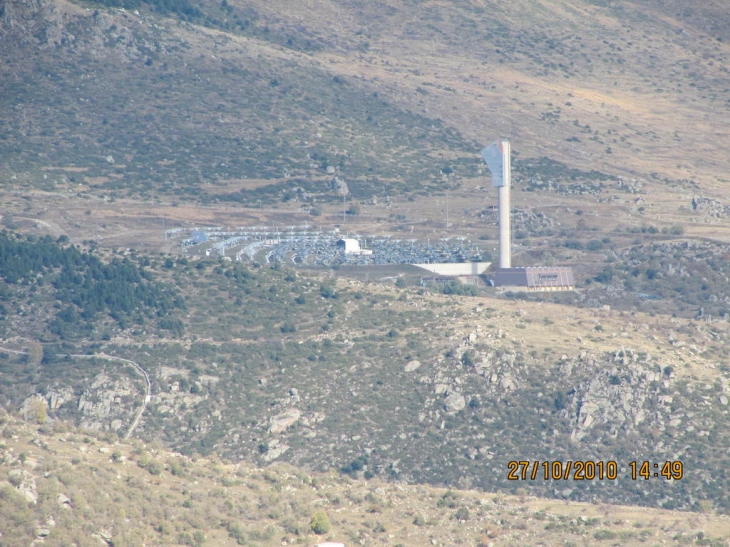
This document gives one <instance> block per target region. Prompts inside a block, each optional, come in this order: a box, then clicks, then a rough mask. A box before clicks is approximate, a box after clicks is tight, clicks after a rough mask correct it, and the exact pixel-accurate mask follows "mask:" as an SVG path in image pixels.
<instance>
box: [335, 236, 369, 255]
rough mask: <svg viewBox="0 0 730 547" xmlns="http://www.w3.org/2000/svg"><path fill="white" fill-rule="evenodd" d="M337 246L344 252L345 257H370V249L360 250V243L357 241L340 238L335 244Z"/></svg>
mask: <svg viewBox="0 0 730 547" xmlns="http://www.w3.org/2000/svg"><path fill="white" fill-rule="evenodd" d="M337 246H338V247H339V248H341V249H344V250H345V254H346V255H371V254H373V251H372V250H370V249H361V248H360V242H359V241H358V240H357V239H352V238H342V239H340V240H339V241H338V242H337Z"/></svg>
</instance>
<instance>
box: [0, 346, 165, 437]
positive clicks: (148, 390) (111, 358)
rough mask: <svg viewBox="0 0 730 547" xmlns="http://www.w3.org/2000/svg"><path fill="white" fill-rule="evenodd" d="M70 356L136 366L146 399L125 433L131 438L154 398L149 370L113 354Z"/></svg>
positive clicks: (17, 352)
mask: <svg viewBox="0 0 730 547" xmlns="http://www.w3.org/2000/svg"><path fill="white" fill-rule="evenodd" d="M0 351H7V352H8V353H15V354H17V355H27V354H28V352H27V351H19V350H15V349H10V348H3V347H0ZM68 357H74V358H76V359H94V358H96V359H107V360H109V361H121V362H122V363H124V364H127V365H130V366H131V367H133V368H134V370H135V371H136V372H137V373H138V374H139V375H140V376H142V377H143V378H144V381H145V395H144V400H143V401H142V406H141V407H140V408H139V410H138V411H137V414H136V415H135V417H134V420H133V421H132V425H130V426H129V429H128V430H127V433H126V434H125V435H124V438H125V439H129V437H131V435H132V433H134V430H135V429H136V427H137V425H139V421H140V419H142V414H144V411H145V410H146V409H147V403H149V402H150V401H151V400H152V383H151V382H150V377H149V374H147V371H146V370H145V369H143V368H142V367H141V366H140V365H139V363H135V362H134V361H130V360H129V359H123V358H122V357H115V356H113V355H107V354H106V353H97V354H94V355H85V354H69V355H68Z"/></svg>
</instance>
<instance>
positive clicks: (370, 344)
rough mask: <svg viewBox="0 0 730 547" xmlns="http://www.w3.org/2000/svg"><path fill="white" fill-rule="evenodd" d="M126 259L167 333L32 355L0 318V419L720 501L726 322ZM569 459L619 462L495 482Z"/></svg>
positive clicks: (370, 473)
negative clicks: (1, 337)
mask: <svg viewBox="0 0 730 547" xmlns="http://www.w3.org/2000/svg"><path fill="white" fill-rule="evenodd" d="M136 260H140V261H147V262H148V267H149V268H150V269H151V271H154V272H156V273H155V282H156V283H162V282H163V281H164V280H166V279H167V280H168V282H169V283H170V285H174V286H175V287H176V290H179V291H180V292H181V294H184V295H186V298H185V308H184V311H182V312H176V315H175V316H174V317H175V318H177V319H176V320H178V321H179V322H180V325H179V327H178V328H177V329H176V330H175V331H174V333H175V335H176V337H177V339H170V338H169V337H170V335H171V334H172V333H171V332H170V331H166V330H164V329H162V330H160V329H159V328H158V326H159V324H162V323H159V324H158V323H157V322H155V321H154V320H147V321H145V322H142V323H139V324H137V325H134V326H132V327H129V328H123V327H122V326H120V325H118V324H116V325H115V324H114V323H109V322H107V323H100V324H99V325H100V328H99V329H98V330H97V331H96V336H97V338H96V340H95V341H92V340H89V339H88V338H86V337H78V338H71V337H70V336H69V334H68V333H73V332H74V331H73V330H72V329H67V330H62V331H61V334H62V335H63V336H64V337H63V338H61V337H58V335H55V336H56V337H55V338H54V334H53V332H51V331H48V332H46V334H44V336H45V337H46V339H45V341H44V342H43V343H42V344H41V343H38V342H33V343H30V344H29V343H28V342H27V339H28V338H29V337H30V336H33V332H35V336H37V332H38V331H37V327H35V331H33V330H26V329H31V327H30V326H29V325H28V323H27V322H25V321H24V320H23V317H22V315H14V314H12V313H9V314H8V315H7V317H6V318H5V320H4V328H5V336H6V342H5V343H4V344H3V349H2V353H0V360H1V361H0V362H1V363H2V370H3V373H4V374H5V375H7V377H8V378H13V381H11V382H7V383H5V384H4V385H3V387H2V389H1V390H0V396H2V401H3V404H4V406H6V408H11V409H19V410H20V411H21V413H22V414H23V415H24V416H26V418H27V419H30V420H38V421H40V422H41V423H45V422H46V421H49V422H50V423H52V422H53V421H55V420H58V419H61V420H68V421H72V422H73V423H75V424H78V425H80V426H83V427H88V428H91V429H94V430H98V431H105V432H109V433H115V434H116V435H118V436H119V437H127V436H130V435H131V436H132V437H134V438H141V439H146V440H148V441H151V440H153V439H160V440H162V441H163V442H164V443H165V444H166V445H168V446H170V447H171V448H173V449H174V450H177V451H179V452H181V453H184V454H190V455H191V454H195V453H200V454H204V455H208V454H218V455H219V456H221V457H225V458H228V459H231V460H233V461H247V462H251V463H256V464H258V465H265V464H270V463H272V462H278V461H285V462H290V463H292V464H294V465H297V466H300V467H303V468H307V469H312V470H320V471H324V470H328V469H335V470H337V471H338V472H339V473H341V474H343V475H350V476H352V477H360V478H364V479H372V478H380V479H382V480H386V479H387V480H396V481H404V482H407V483H433V484H439V485H448V486H452V487H462V488H471V487H478V488H481V489H484V490H487V491H495V490H502V491H507V492H517V491H518V490H520V491H522V490H523V489H526V490H527V491H528V492H530V493H532V494H534V495H541V496H556V497H559V498H564V499H570V500H580V501H600V502H609V503H629V504H636V505H649V506H659V507H665V508H677V509H684V510H700V509H702V507H707V506H714V507H717V508H719V509H723V510H726V509H727V508H728V507H729V506H728V498H727V496H726V495H725V491H726V489H727V487H728V481H729V480H730V477H729V476H728V474H727V472H726V468H727V455H725V454H724V453H722V452H718V451H717V450H716V447H717V446H718V445H723V444H724V443H726V442H728V437H727V431H728V428H727V419H728V407H727V402H728V395H727V389H728V374H730V369H728V367H727V365H726V364H725V363H724V358H725V357H726V355H727V352H726V348H725V344H726V342H727V338H728V335H729V333H728V326H727V322H726V321H717V320H712V319H710V318H709V317H703V318H701V319H700V320H691V319H678V318H671V317H667V316H664V317H662V316H654V317H652V316H651V315H649V314H644V313H641V312H624V311H620V310H613V309H612V308H611V306H609V305H603V306H602V307H599V308H578V307H569V306H567V305H565V304H559V303H555V302H550V301H547V300H542V301H530V300H517V299H512V300H510V299H507V298H504V297H498V296H496V295H494V294H493V293H488V292H487V293H485V294H483V295H482V296H478V297H457V296H444V295H437V294H431V293H429V292H426V291H424V290H423V289H418V288H405V289H396V288H393V287H392V286H383V285H376V284H363V283H360V282H356V281H344V280H342V281H339V282H335V281H333V280H327V279H323V278H320V277H318V276H317V275H316V274H314V273H303V272H296V271H292V270H287V269H285V268H281V267H279V266H274V267H269V268H255V267H246V266H243V265H241V264H230V263H226V262H223V261H221V262H212V261H209V262H206V261H200V262H188V261H186V260H185V261H178V262H175V261H172V260H164V261H162V263H157V264H155V262H152V261H150V260H149V259H148V258H146V257H145V256H144V255H142V256H138V257H137V258H136ZM148 276H149V274H148ZM20 288H22V287H18V289H20ZM14 294H16V296H15V298H18V296H17V295H20V294H22V293H21V292H16V293H14ZM31 299H36V301H37V299H38V296H37V295H36V296H31ZM48 305H49V306H50V304H48ZM51 307H52V306H51ZM102 326H103V327H102ZM145 378H149V380H150V390H151V391H150V392H149V394H148V392H147V387H146V383H145ZM568 460H571V461H575V460H580V461H589V460H590V461H602V462H606V461H615V462H616V465H617V472H618V473H620V477H618V480H615V481H614V480H612V481H605V480H604V481H595V480H594V481H569V482H562V483H556V482H554V481H552V480H547V481H546V480H527V481H513V480H509V478H508V471H509V462H511V461H532V462H534V461H538V462H542V461H566V462H567V461H568ZM644 461H650V462H652V465H653V463H657V466H658V467H657V470H656V472H657V475H658V476H657V477H656V478H655V477H651V479H652V480H646V479H644V480H639V478H638V475H637V478H636V479H633V478H632V477H631V462H644ZM667 461H669V462H677V461H678V462H681V465H682V466H683V469H684V473H683V477H682V479H681V480H675V481H671V482H668V481H667V480H666V478H663V477H662V476H660V475H659V473H660V471H661V468H662V467H663V465H664V462H667ZM636 473H638V472H635V475H636Z"/></svg>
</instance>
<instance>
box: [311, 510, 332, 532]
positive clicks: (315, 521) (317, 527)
mask: <svg viewBox="0 0 730 547" xmlns="http://www.w3.org/2000/svg"><path fill="white" fill-rule="evenodd" d="M310 527H311V528H312V531H313V532H314V533H315V534H326V533H327V532H329V531H330V528H331V525H330V519H329V517H328V516H327V513H325V512H324V511H317V512H315V513H314V515H312V521H311V523H310Z"/></svg>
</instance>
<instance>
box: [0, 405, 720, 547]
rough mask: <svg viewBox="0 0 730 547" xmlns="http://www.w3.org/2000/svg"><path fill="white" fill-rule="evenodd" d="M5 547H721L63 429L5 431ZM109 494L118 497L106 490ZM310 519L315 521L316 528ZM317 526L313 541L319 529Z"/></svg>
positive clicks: (624, 519) (625, 522) (621, 525)
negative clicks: (336, 546)
mask: <svg viewBox="0 0 730 547" xmlns="http://www.w3.org/2000/svg"><path fill="white" fill-rule="evenodd" d="M0 428H1V431H2V439H1V440H0V454H2V460H1V462H2V463H0V493H1V495H0V511H2V514H3V516H4V518H3V519H2V522H0V532H1V533H2V537H3V544H4V545H8V546H13V547H14V546H20V545H28V544H30V542H32V541H33V540H34V539H38V538H43V539H42V541H43V544H44V545H68V544H69V543H72V542H73V543H75V544H76V545H80V546H86V545H99V544H100V543H101V542H105V543H107V544H112V543H113V544H114V545H122V546H133V545H141V544H155V545H192V546H203V545H225V546H228V545H250V546H255V545H261V546H270V545H281V544H282V543H284V544H287V545H288V544H294V545H311V544H313V543H315V542H320V541H325V540H331V541H340V542H344V543H346V544H347V545H402V546H404V547H405V546H411V545H412V546H416V545H423V544H424V543H430V544H432V545H451V544H459V545H476V546H482V547H484V546H487V545H492V546H494V547H497V546H502V545H515V544H520V545H522V544H525V545H529V544H533V543H534V542H537V541H539V542H540V543H541V544H542V545H548V546H553V545H576V546H577V545H583V544H590V545H615V544H620V545H627V546H634V545H660V544H661V545H711V546H715V547H721V546H723V545H727V538H728V534H729V533H730V531H729V530H728V526H727V523H726V522H725V520H724V519H723V518H721V517H718V516H716V515H714V514H712V513H704V514H691V513H680V512H673V511H661V510H647V509H640V508H635V507H621V506H606V505H603V506H598V505H588V504H580V503H571V502H568V503H563V502H560V503H558V502H555V501H550V500H544V499H539V498H535V497H532V496H528V495H526V494H522V495H520V496H512V495H505V494H503V493H485V492H474V491H466V490H444V489H438V488H428V487H424V486H408V485H403V484H388V483H383V482H380V481H378V480H374V481H370V482H364V481H360V480H353V479H351V478H348V477H344V476H342V475H339V474H337V473H332V472H330V473H309V472H305V471H303V470H301V469H297V468H293V467H291V466H288V465H276V466H272V467H269V468H267V469H260V468H257V467H254V466H251V465H249V464H246V463H233V462H230V461H225V460H219V459H217V458H202V457H199V456H196V457H192V458H190V457H186V456H182V455H180V454H175V453H170V452H167V451H165V450H163V449H160V448H159V447H158V446H155V445H154V444H152V445H149V444H143V443H141V442H134V443H119V442H115V441H114V440H112V439H110V438H108V437H106V436H104V435H101V436H100V435H98V434H93V433H90V432H87V431H81V430H77V429H74V428H69V427H67V426H65V425H64V424H62V423H56V424H55V425H54V426H53V427H49V426H43V427H38V426H32V425H29V424H27V423H22V422H19V421H18V420H17V419H15V418H12V417H9V416H7V415H4V416H3V417H2V423H1V424H0ZM110 485H113V489H110V488H109V487H110ZM315 515H318V516H317V517H316V521H315ZM313 524H316V528H317V530H318V531H319V532H320V533H319V534H315V533H314V528H313Z"/></svg>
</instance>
